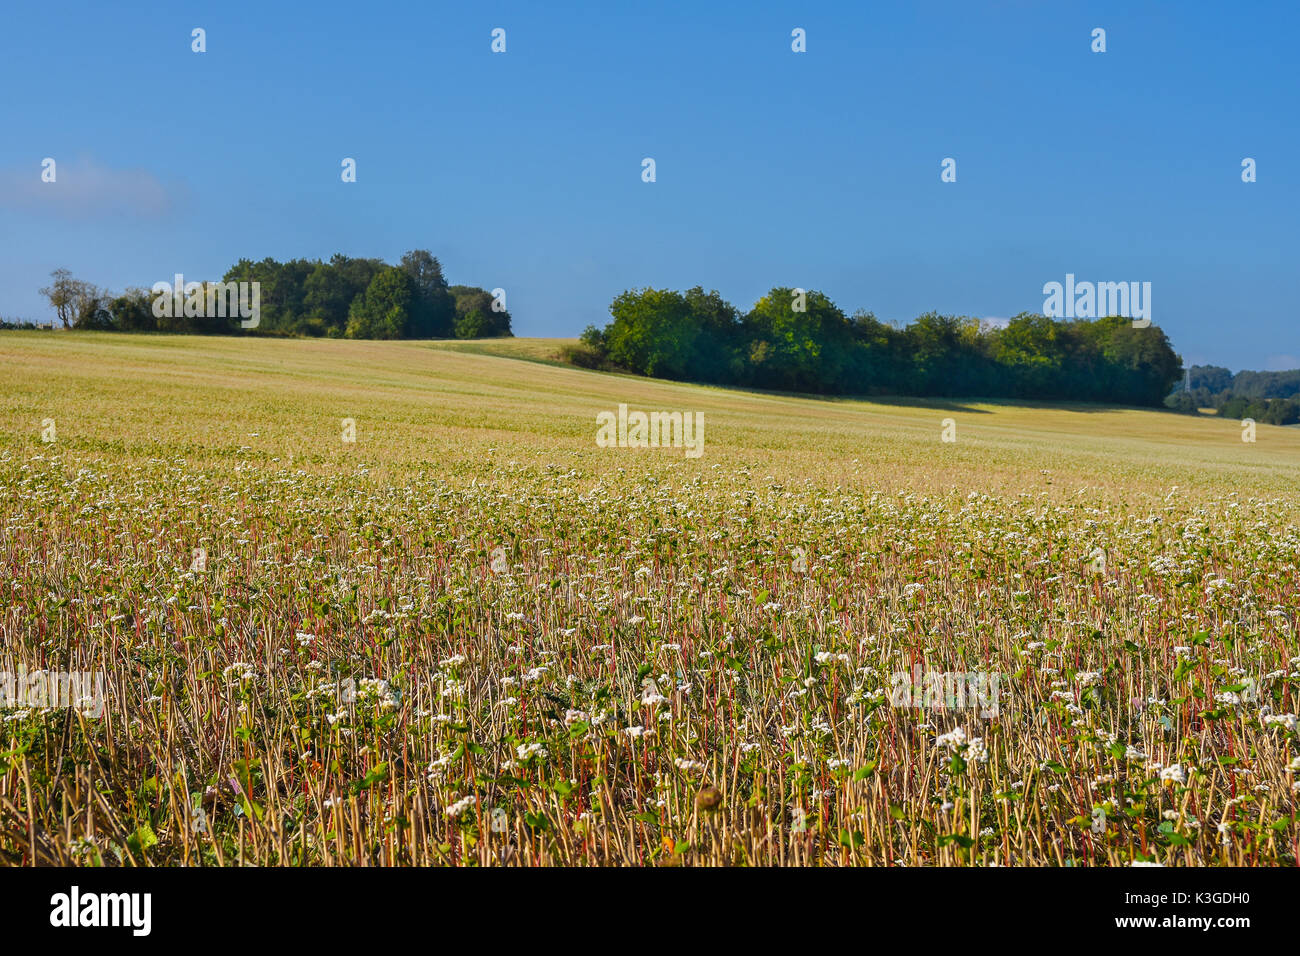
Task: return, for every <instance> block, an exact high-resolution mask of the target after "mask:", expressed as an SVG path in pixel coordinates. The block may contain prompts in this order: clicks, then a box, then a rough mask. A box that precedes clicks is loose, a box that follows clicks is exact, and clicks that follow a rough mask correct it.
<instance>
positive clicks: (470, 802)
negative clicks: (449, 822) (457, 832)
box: [445, 794, 478, 819]
mask: <svg viewBox="0 0 1300 956" xmlns="http://www.w3.org/2000/svg"><path fill="white" fill-rule="evenodd" d="M477 802H478V798H477V797H475V796H474V794H470V795H469V796H468V797H462V798H461V799H459V800H457V801H456V802H455V803H453V804H452V805H451V806H449V807H448V808H447V809H446V811H445V813H446V815H447V816H448V817H451V818H452V819H455V818H456V817H459V816H460V815H461V814H462V813H464V812H465V811H466V810H468V809H469V808H470V807H472V806H474V804H475V803H477Z"/></svg>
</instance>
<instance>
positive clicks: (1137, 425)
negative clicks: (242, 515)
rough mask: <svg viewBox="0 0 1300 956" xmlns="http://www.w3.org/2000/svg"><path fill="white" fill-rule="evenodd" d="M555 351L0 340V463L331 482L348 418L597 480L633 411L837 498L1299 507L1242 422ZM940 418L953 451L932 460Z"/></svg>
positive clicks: (376, 447)
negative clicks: (250, 464)
mask: <svg viewBox="0 0 1300 956" xmlns="http://www.w3.org/2000/svg"><path fill="white" fill-rule="evenodd" d="M560 344H563V340H551V339H516V340H511V341H498V342H470V343H459V342H457V343H425V342H396V343H380V342H344V341H329V340H271V339H253V338H249V339H240V338H198V337H187V336H177V337H166V336H149V337H141V336H130V337H128V336H120V335H111V334H93V333H92V334H69V335H63V334H57V335H51V334H33V333H26V334H24V333H9V334H6V335H4V336H3V337H0V366H2V367H3V369H4V371H3V378H2V380H0V432H3V436H4V437H3V438H0V443H3V444H4V445H12V444H15V443H18V444H23V445H36V444H39V443H38V434H39V428H40V422H41V420H42V419H44V418H54V419H55V420H56V422H57V427H58V434H59V439H60V444H61V445H62V446H63V448H64V449H65V450H72V451H74V452H76V453H78V454H82V453H84V454H98V453H103V452H105V451H108V450H117V451H125V452H129V453H131V454H147V455H161V454H164V453H168V452H178V451H179V452H181V453H185V454H190V455H198V456H208V455H211V456H214V457H216V458H218V459H220V458H222V457H225V456H231V455H235V454H240V455H242V456H253V457H256V456H265V457H266V458H268V459H272V458H276V457H283V456H286V455H289V454H293V455H295V460H297V461H299V462H300V463H306V462H317V463H321V464H324V463H326V462H329V461H331V460H332V459H333V458H334V457H335V456H337V455H339V454H340V453H350V452H351V451H352V449H344V448H340V447H339V446H340V442H339V437H338V436H339V420H340V419H341V418H344V417H350V418H354V419H355V420H356V421H357V427H358V436H359V440H360V443H359V445H358V446H356V447H359V448H363V449H364V454H365V455H366V457H367V459H368V461H367V463H368V464H370V465H372V466H373V465H375V464H388V465H391V466H392V467H395V468H401V467H404V466H413V465H419V464H422V463H434V462H441V463H446V462H447V461H448V457H449V456H448V450H449V448H452V449H456V451H453V452H452V454H451V456H450V457H452V458H468V459H473V458H475V457H477V456H479V455H482V454H484V453H486V452H487V451H488V449H490V448H493V447H499V448H500V449H501V451H502V452H504V453H507V454H509V455H511V456H512V457H521V456H522V457H532V458H535V459H537V460H538V461H539V462H545V463H553V464H556V465H559V466H564V467H571V466H581V467H583V468H591V469H594V470H597V471H598V470H600V469H601V468H602V467H616V466H617V465H619V464H626V461H625V460H624V459H622V458H614V457H611V456H610V455H609V454H607V453H606V450H602V449H597V448H596V447H595V444H594V435H595V415H596V413H597V412H598V411H601V410H603V409H613V408H615V407H616V406H617V404H618V403H620V402H626V403H628V404H629V405H630V406H631V407H633V408H643V409H647V410H652V409H665V410H682V411H703V412H704V415H705V425H706V427H705V440H706V449H705V454H704V456H703V457H702V458H701V459H698V460H696V461H687V460H685V459H683V457H682V456H681V453H680V452H663V451H653V450H652V451H645V452H640V453H638V454H641V455H650V456H654V461H653V464H654V466H656V467H658V466H662V467H668V468H681V467H685V468H706V467H708V466H709V465H710V464H714V463H718V462H724V463H728V464H730V463H744V464H747V465H749V466H751V467H754V468H762V469H766V470H767V471H770V472H772V473H774V474H780V475H782V476H784V477H799V478H812V479H814V480H815V481H817V482H819V483H820V482H825V483H827V484H831V485H833V484H844V485H845V486H846V487H848V486H858V485H861V484H862V483H863V482H869V483H871V485H872V486H874V487H879V488H883V489H903V488H908V489H914V490H918V491H922V490H928V491H936V492H939V491H946V490H949V489H950V488H956V489H959V490H967V489H969V490H988V491H997V490H1001V491H1007V492H1021V491H1028V492H1039V491H1049V492H1051V493H1053V494H1054V495H1055V494H1061V493H1069V492H1072V491H1075V490H1078V489H1079V488H1082V487H1098V488H1100V489H1104V490H1107V491H1109V492H1114V493H1116V494H1119V495H1120V496H1123V497H1127V496H1128V493H1134V492H1136V493H1143V492H1147V491H1150V492H1163V491H1166V490H1167V489H1168V488H1169V486H1171V485H1175V484H1176V485H1179V486H1181V487H1183V488H1185V489H1186V488H1197V487H1204V488H1207V489H1209V488H1215V489H1218V490H1223V489H1224V487H1225V486H1227V487H1231V488H1232V489H1234V490H1237V491H1240V492H1241V493H1243V494H1263V495H1270V496H1271V495H1275V494H1279V493H1288V492H1290V491H1291V490H1292V489H1293V488H1294V477H1295V469H1296V465H1297V464H1300V430H1296V429H1286V428H1277V427H1272V426H1268V425H1260V426H1258V440H1257V442H1256V443H1255V444H1247V443H1244V442H1242V440H1241V428H1240V425H1239V424H1238V423H1236V422H1233V421H1228V420H1221V419H1212V418H1199V419H1197V418H1190V417H1185V416H1178V415H1173V414H1170V413H1166V412H1159V411H1144V410H1137V409H1127V408H1102V407H1098V406H1087V405H1076V406H1045V405H1033V404H1014V403H1009V402H962V401H955V402H942V401H924V400H898V401H879V400H878V401H870V402H867V401H858V400H850V399H834V400H820V399H815V398H799V397H792V396H784V395H773V394H766V393H757V392H746V391H737V390H726V389H719V388H710V387H701V386H693V385H682V384H674V383H668V382H661V381H655V380H647V379H640V378H635V377H629V376H620V375H610V374H602V373H595V372H589V371H584V370H580V369H573V368H567V367H561V366H556V365H552V364H548V362H547V360H548V359H549V358H550V357H551V356H552V355H553V354H554V352H555V350H556V349H557V348H558V346H559V345H560ZM517 359H529V360H530V361H528V362H526V363H525V362H522V361H518V360H517ZM949 417H950V418H952V419H954V420H955V421H956V423H957V437H958V441H957V443H956V444H943V443H941V442H940V440H939V436H940V423H941V421H942V419H944V418H949ZM367 439H375V441H374V442H368V441H367ZM164 442H165V443H166V444H165V445H164V444H162V443H164ZM1043 472H1049V474H1046V475H1045V474H1043Z"/></svg>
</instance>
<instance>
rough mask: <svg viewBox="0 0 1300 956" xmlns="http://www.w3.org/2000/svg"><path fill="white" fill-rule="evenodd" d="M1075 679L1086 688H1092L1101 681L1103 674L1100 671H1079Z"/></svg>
mask: <svg viewBox="0 0 1300 956" xmlns="http://www.w3.org/2000/svg"><path fill="white" fill-rule="evenodd" d="M1074 679H1075V680H1077V681H1078V682H1079V683H1080V684H1081V685H1083V686H1084V687H1091V686H1092V685H1093V684H1095V683H1097V682H1098V681H1099V680H1101V672H1100V671H1079V672H1078V673H1077V674H1075V675H1074Z"/></svg>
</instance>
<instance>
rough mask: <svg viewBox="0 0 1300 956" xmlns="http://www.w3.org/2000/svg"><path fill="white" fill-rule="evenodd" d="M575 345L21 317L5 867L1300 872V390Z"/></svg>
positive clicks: (12, 367) (3, 342) (1, 849)
mask: <svg viewBox="0 0 1300 956" xmlns="http://www.w3.org/2000/svg"><path fill="white" fill-rule="evenodd" d="M562 344H564V343H563V342H561V341H560V340H528V339H522V340H507V341H491V342H471V343H455V342H448V343H428V342H412V341H407V342H390V343H381V342H353V341H342V340H298V339H295V340H273V339H239V338H199V337H194V336H184V337H164V336H149V337H145V336H122V335H112V334H94V333H76V334H73V333H68V334H56V333H45V334H41V333H20V332H8V333H3V334H0V571H2V572H3V573H0V673H8V674H20V675H21V674H25V675H27V676H28V677H29V678H30V677H31V675H32V674H33V673H35V672H38V671H46V672H53V673H54V674H56V675H60V674H71V673H79V674H91V675H95V679H96V680H99V681H102V694H101V693H100V691H99V690H98V689H97V690H96V693H95V694H94V695H89V694H87V695H85V697H86V698H87V699H82V698H81V697H78V699H77V706H73V707H68V706H52V705H56V704H57V703H58V701H53V700H50V699H46V700H44V701H43V700H41V699H40V698H39V694H37V695H36V696H35V697H34V696H33V693H34V691H33V690H32V689H31V688H29V690H28V694H27V697H26V699H25V700H18V701H16V702H15V700H14V699H13V697H14V693H13V692H12V691H11V692H10V698H11V699H10V701H9V705H8V707H7V709H5V710H0V862H4V863H7V864H29V865H30V864H54V863H61V864H69V863H75V864H85V865H105V866H117V865H177V864H185V865H235V864H248V863H256V864H269V865H280V864H284V865H336V864H349V865H357V864H364V865H408V864H414V865H426V864H454V865H555V864H563V865H607V864H609V865H624V864H628V865H642V864H644V865H687V866H690V865H720V864H725V865H776V864H779V865H899V864H902V865H993V864H997V865H1048V866H1055V865H1076V866H1083V865H1131V864H1133V863H1162V864H1165V865H1221V864H1229V865H1243V864H1252V865H1294V864H1295V862H1296V854H1297V851H1298V850H1300V829H1298V827H1297V822H1296V803H1297V800H1300V791H1298V790H1297V783H1296V781H1297V778H1300V746H1298V744H1300V741H1298V739H1297V732H1298V728H1297V718H1296V716H1295V715H1296V713H1297V710H1300V707H1298V706H1297V699H1296V698H1297V693H1298V692H1300V641H1298V640H1297V637H1296V626H1297V615H1298V614H1300V502H1298V499H1297V493H1296V490H1297V476H1298V475H1300V429H1297V428H1278V427H1273V426H1267V425H1259V426H1258V429H1257V440H1256V441H1255V442H1253V443H1247V442H1243V441H1242V427H1241V425H1240V423H1238V422H1235V421H1231V420H1223V419H1215V418H1199V419H1198V418H1192V417H1186V416H1178V415H1173V414H1170V413H1165V412H1155V411H1140V410H1134V409H1106V408H1098V407H1094V406H1077V407H1064V408H1063V407H1046V406H1044V407H1036V406H1030V405H1014V404H1010V403H1006V402H997V403H993V402H988V403H983V402H967V401H960V400H956V401H952V402H943V401H921V400H896V401H894V400H888V401H887V400H877V401H871V402H865V401H855V400H846V399H828V400H819V399H816V398H806V397H793V396H783V395H773V394H766V393H751V392H744V391H729V390H724V389H716V388H707V387H697V386H689V385H677V384H671V383H666V382H659V381H652V380H646V379H640V378H633V377H627V376H619V375H610V374H603V373H595V372H589V371H583V370H578V369H573V368H568V367H563V366H560V365H558V364H556V363H555V362H554V356H555V354H556V352H557V351H558V347H559V346H560V345H562ZM620 404H626V405H628V406H629V407H630V408H631V409H633V410H637V409H639V410H644V411H661V410H662V411H680V412H683V413H691V412H700V413H702V414H703V420H704V433H703V438H704V446H703V453H702V455H700V456H699V457H688V456H687V455H686V454H684V452H683V450H681V449H678V448H624V447H599V446H598V445H597V442H596V440H595V439H596V432H597V425H596V416H597V414H598V413H600V412H615V411H617V409H618V407H619V405H620ZM345 420H348V421H349V422H350V423H351V426H350V428H349V426H348V425H347V424H346V423H345ZM945 420H950V422H949V424H948V426H947V434H948V435H949V436H950V437H954V438H955V440H954V441H943V440H941V436H942V435H943V434H944V429H945V426H944V422H945ZM350 437H352V438H354V439H355V440H346V439H348V438H350ZM43 686H45V685H44V684H43V683H40V682H35V683H33V685H32V687H33V688H35V687H43ZM963 687H964V688H968V689H969V688H977V692H976V693H975V694H974V695H972V694H970V693H966V692H963V691H962V688H963ZM0 689H2V686H0ZM972 696H974V697H975V698H976V699H975V700H972ZM89 698H97V700H92V699H89Z"/></svg>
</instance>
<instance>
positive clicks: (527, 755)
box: [515, 743, 549, 760]
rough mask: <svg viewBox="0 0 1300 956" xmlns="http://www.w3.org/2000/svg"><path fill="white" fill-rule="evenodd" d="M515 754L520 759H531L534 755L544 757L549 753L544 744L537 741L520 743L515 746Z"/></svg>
mask: <svg viewBox="0 0 1300 956" xmlns="http://www.w3.org/2000/svg"><path fill="white" fill-rule="evenodd" d="M515 756H516V757H518V758H519V759H520V760H532V759H533V758H534V757H538V758H541V759H543V760H544V759H546V757H547V756H549V754H548V753H547V750H546V748H545V747H544V746H542V745H541V744H537V743H532V744H520V745H519V746H518V747H516V748H515Z"/></svg>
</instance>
